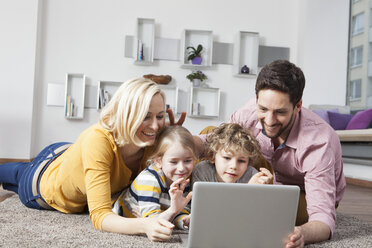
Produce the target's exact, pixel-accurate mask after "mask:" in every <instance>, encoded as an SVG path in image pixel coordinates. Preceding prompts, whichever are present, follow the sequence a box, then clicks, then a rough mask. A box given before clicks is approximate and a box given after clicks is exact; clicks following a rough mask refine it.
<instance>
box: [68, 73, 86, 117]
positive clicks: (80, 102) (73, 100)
mask: <svg viewBox="0 0 372 248" xmlns="http://www.w3.org/2000/svg"><path fill="white" fill-rule="evenodd" d="M85 83H86V77H85V75H84V74H80V73H66V83H65V117H66V119H83V118H84V102H85Z"/></svg>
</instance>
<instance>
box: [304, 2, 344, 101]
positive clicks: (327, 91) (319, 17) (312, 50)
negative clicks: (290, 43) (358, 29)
mask: <svg viewBox="0 0 372 248" xmlns="http://www.w3.org/2000/svg"><path fill="white" fill-rule="evenodd" d="M299 2H300V7H299V11H298V13H299V23H301V25H300V26H299V27H298V29H299V37H298V65H299V66H300V67H301V68H302V69H303V71H304V73H305V77H306V87H305V91H304V97H303V100H304V105H305V106H308V105H309V104H312V103H313V104H326V103H332V104H338V105H344V104H345V103H346V79H347V51H348V25H349V21H348V16H349V0H308V1H299Z"/></svg>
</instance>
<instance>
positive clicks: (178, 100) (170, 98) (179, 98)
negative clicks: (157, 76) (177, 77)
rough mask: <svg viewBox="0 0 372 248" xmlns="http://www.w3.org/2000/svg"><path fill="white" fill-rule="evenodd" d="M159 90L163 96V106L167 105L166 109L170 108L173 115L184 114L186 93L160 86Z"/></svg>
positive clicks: (175, 88)
mask: <svg viewBox="0 0 372 248" xmlns="http://www.w3.org/2000/svg"><path fill="white" fill-rule="evenodd" d="M160 88H161V90H162V91H163V92H164V94H165V104H166V105H167V108H168V107H169V108H171V109H172V111H173V113H175V114H180V113H182V112H186V109H187V107H186V106H187V98H186V97H185V96H186V94H185V93H186V92H184V91H182V90H180V89H179V88H178V87H176V86H167V85H161V86H160Z"/></svg>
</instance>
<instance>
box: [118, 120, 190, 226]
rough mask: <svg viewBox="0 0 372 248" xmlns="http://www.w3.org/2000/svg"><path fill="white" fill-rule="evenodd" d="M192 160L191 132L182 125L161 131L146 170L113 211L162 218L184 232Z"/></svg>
mask: <svg viewBox="0 0 372 248" xmlns="http://www.w3.org/2000/svg"><path fill="white" fill-rule="evenodd" d="M194 161H195V145H194V140H193V136H192V135H191V133H190V132H189V131H188V130H187V129H185V128H183V127H181V126H169V127H166V128H164V129H163V130H162V131H161V132H160V133H159V134H158V136H157V138H156V142H155V147H154V153H153V154H152V155H151V157H150V160H149V163H150V165H149V167H147V168H146V169H145V170H144V171H142V172H141V173H140V174H139V175H138V176H137V178H136V179H135V180H134V182H133V183H132V185H131V186H130V188H128V189H127V190H126V191H125V192H123V193H122V194H121V195H120V197H119V199H118V200H117V201H116V202H115V203H114V205H113V211H114V212H116V213H117V214H119V215H122V216H126V217H136V216H137V217H138V216H139V217H145V218H146V217H156V218H157V219H165V220H167V221H173V223H174V224H175V225H176V226H177V227H178V228H181V229H186V228H187V227H188V224H189V214H190V205H188V203H189V201H190V200H191V192H190V187H189V185H188V182H189V179H188V178H189V176H190V175H191V172H192V170H193V167H194Z"/></svg>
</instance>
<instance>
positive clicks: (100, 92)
mask: <svg viewBox="0 0 372 248" xmlns="http://www.w3.org/2000/svg"><path fill="white" fill-rule="evenodd" d="M122 84H123V82H117V81H98V87H97V110H101V109H102V108H103V107H104V106H105V105H106V104H107V103H108V102H109V101H110V99H111V98H112V96H113V95H114V94H115V92H116V91H117V89H118V88H119V87H120V86H121V85H122Z"/></svg>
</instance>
